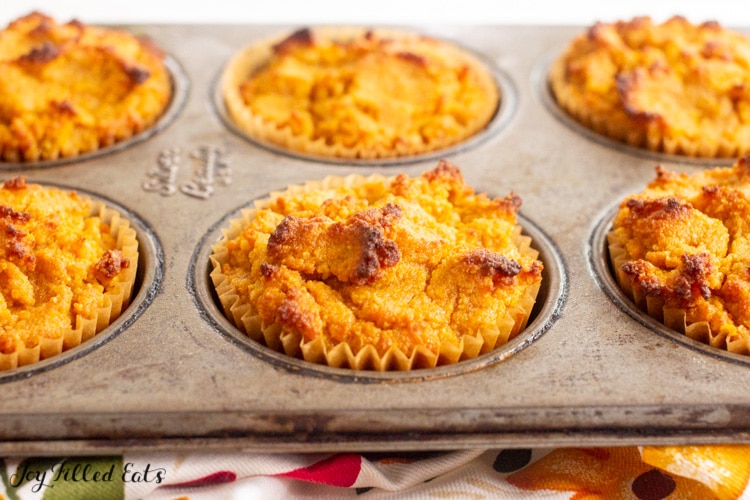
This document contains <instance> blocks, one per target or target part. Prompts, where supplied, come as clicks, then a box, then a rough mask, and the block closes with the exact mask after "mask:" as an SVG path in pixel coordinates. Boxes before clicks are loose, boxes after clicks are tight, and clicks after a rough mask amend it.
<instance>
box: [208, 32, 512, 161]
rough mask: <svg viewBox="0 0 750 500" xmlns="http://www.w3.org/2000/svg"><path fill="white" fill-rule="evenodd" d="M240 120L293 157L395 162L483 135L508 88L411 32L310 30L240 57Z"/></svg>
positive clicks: (236, 90) (235, 92)
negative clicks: (501, 88) (500, 88)
mask: <svg viewBox="0 0 750 500" xmlns="http://www.w3.org/2000/svg"><path fill="white" fill-rule="evenodd" d="M223 91H224V97H225V100H226V104H227V108H228V111H229V114H230V116H231V117H232V119H233V120H234V121H235V122H236V123H237V125H238V126H239V127H240V128H242V129H243V131H244V132H245V133H246V134H247V135H249V136H250V137H252V138H255V139H259V140H261V141H267V142H270V143H272V144H274V145H276V146H280V147H282V148H286V149H289V150H291V151H293V152H299V153H310V154H315V155H321V156H328V157H341V158H363V159H371V158H392V157H399V156H408V155H415V154H420V153H425V152H428V151H434V150H438V149H442V148H446V147H448V146H451V145H454V144H457V143H459V142H462V141H464V140H465V139H467V138H469V137H471V136H473V135H474V134H476V133H477V132H479V131H481V130H482V129H484V128H485V127H486V126H487V125H488V123H489V122H490V120H491V119H492V117H493V116H494V114H495V112H496V110H497V106H498V103H499V91H498V88H497V85H496V84H495V81H494V78H493V76H492V75H491V73H490V72H489V70H488V68H487V67H486V66H485V65H484V64H483V63H482V62H480V61H479V59H478V58H476V57H475V56H473V55H472V54H470V53H469V52H468V51H465V50H462V49H460V48H459V47H457V46H454V45H452V44H449V43H447V42H443V41H438V40H436V39H432V38H428V37H425V36H419V35H416V34H410V33H405V32H395V31H385V30H356V29H344V28H338V29H324V28H317V29H302V30H299V31H297V32H295V33H293V34H291V35H290V36H288V37H287V38H285V39H283V40H273V41H272V42H266V43H258V44H256V45H253V46H250V47H248V48H247V49H246V50H245V51H242V52H240V53H239V54H238V55H236V56H235V57H234V58H233V60H232V61H230V63H229V64H228V65H227V67H226V69H225V72H224V79H223Z"/></svg>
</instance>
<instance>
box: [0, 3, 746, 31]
mask: <svg viewBox="0 0 750 500" xmlns="http://www.w3.org/2000/svg"><path fill="white" fill-rule="evenodd" d="M32 10H39V11H42V12H45V13H47V14H49V15H51V16H52V17H54V18H56V19H57V20H58V21H68V20H70V19H73V18H77V19H79V20H81V21H84V22H86V23H108V24H112V23H114V24H118V23H122V24H127V23H198V24H207V23H219V24H222V23H240V24H305V23H320V24H324V23H328V24H332V23H350V24H358V23H359V24H375V23H383V24H395V25H398V24H404V25H425V24H536V25H539V24H542V25H560V24H562V25H585V26H587V25H589V24H591V23H593V22H595V21H615V20H618V19H630V18H632V17H634V16H638V15H649V16H651V17H652V18H653V19H654V20H655V21H663V20H665V19H667V18H668V17H670V16H672V15H674V14H681V15H683V16H685V17H687V18H688V19H689V20H690V21H692V22H694V23H698V22H702V21H707V20H715V21H719V22H720V23H722V24H723V25H725V26H730V27H743V28H745V27H747V28H750V2H748V0H684V1H676V0H618V1H611V0H610V1H603V0H600V1H596V0H567V1H566V0H557V1H554V0H512V1H498V0H496V1H492V0H486V1H480V0H443V1H441V0H364V1H357V0H307V1H305V0H261V1H258V0H168V1H167V0H120V1H111V0H106V1H102V0H36V1H34V0H0V25H1V26H3V27H4V26H5V25H6V24H7V23H8V22H9V21H11V20H12V19H15V18H16V17H19V16H21V15H23V14H26V13H28V12H30V11H32Z"/></svg>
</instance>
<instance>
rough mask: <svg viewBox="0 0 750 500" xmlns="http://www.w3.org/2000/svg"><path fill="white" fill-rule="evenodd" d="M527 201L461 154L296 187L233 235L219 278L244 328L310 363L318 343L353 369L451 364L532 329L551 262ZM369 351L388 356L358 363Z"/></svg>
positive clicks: (220, 252) (217, 257)
mask: <svg viewBox="0 0 750 500" xmlns="http://www.w3.org/2000/svg"><path fill="white" fill-rule="evenodd" d="M520 204H521V201H520V198H519V197H518V196H517V195H516V194H514V193H511V194H509V195H508V196H507V197H505V198H495V199H493V198H489V197H487V196H486V195H484V194H475V193H474V191H473V190H472V189H471V188H470V187H469V186H467V185H466V184H465V183H464V181H463V178H462V176H461V173H460V171H459V170H458V168H457V167H455V166H453V165H451V164H450V163H448V162H441V163H440V164H439V165H438V166H437V167H436V168H435V169H433V170H431V171H428V172H426V173H424V174H423V175H422V176H421V177H418V178H409V177H407V176H406V175H404V174H401V175H398V176H396V177H394V178H389V179H387V178H384V177H381V176H373V177H369V178H359V177H351V178H348V179H346V180H340V181H339V182H338V183H337V182H332V181H328V182H325V183H324V185H322V186H317V187H315V188H314V189H307V188H304V189H303V188H300V189H299V190H298V189H291V190H289V191H287V192H284V193H280V194H275V195H273V196H272V197H271V198H270V199H269V200H267V201H266V202H265V203H263V204H262V205H261V206H259V207H258V208H257V209H256V210H253V211H252V213H251V214H248V215H247V216H246V217H243V218H242V220H241V222H239V223H238V224H237V226H236V228H235V230H232V231H229V232H228V233H227V235H226V236H225V238H224V240H223V241H222V242H220V243H219V244H218V245H217V246H216V247H215V248H214V256H213V260H214V273H213V275H212V278H213V279H214V283H215V284H216V285H217V290H218V293H219V296H220V297H222V296H226V297H228V300H224V299H222V303H223V305H224V308H225V311H226V312H227V315H228V316H229V317H230V318H233V319H234V322H235V324H237V325H239V326H240V327H241V328H242V329H244V330H245V331H246V333H248V334H249V335H250V336H251V337H254V338H257V339H259V340H261V341H263V342H264V343H266V344H267V345H271V346H275V348H278V349H279V350H286V351H287V354H289V353H290V352H291V353H292V354H293V355H297V356H299V357H305V359H308V357H307V356H305V352H304V350H305V345H306V344H313V343H317V345H318V347H317V348H316V349H318V350H321V351H322V354H326V353H328V352H330V351H333V350H335V349H340V348H343V346H346V348H347V349H348V350H350V351H351V352H350V353H349V358H347V359H345V360H338V361H335V363H337V364H341V365H345V366H348V367H350V368H372V369H379V370H387V369H411V368H419V367H425V366H435V365H437V364H448V363H452V362H456V361H459V360H460V359H465V358H468V357H475V356H476V355H478V354H479V353H484V352H488V351H490V350H492V349H494V348H495V347H496V346H499V345H502V344H504V343H505V342H507V340H508V339H509V338H511V337H513V336H514V335H516V334H517V333H518V331H519V330H520V329H522V328H523V327H524V326H525V323H526V320H527V319H528V315H529V313H530V312H531V307H532V306H533V303H534V300H535V297H536V293H537V291H538V289H539V285H540V283H541V279H542V269H543V264H542V263H541V262H540V261H539V260H538V259H537V253H536V252H535V251H533V250H531V249H530V248H529V241H530V240H529V239H528V238H524V237H520V234H519V233H520V227H519V226H518V224H517V220H516V213H517V210H518V208H519V206H520ZM261 332H262V335H261ZM285 336H288V337H291V339H293V340H290V341H289V342H287V343H285V344H284V345H283V346H282V345H281V343H280V341H279V340H277V339H278V338H283V337H285ZM469 338H471V339H472V340H471V341H467V342H464V341H465V340H466V339H469ZM477 339H478V340H477ZM477 342H478V344H477ZM287 344H289V345H287ZM469 344H471V345H470V346H469ZM300 346H302V347H300ZM300 349H302V351H303V352H300ZM368 350H369V352H370V354H367V355H366V356H367V357H370V356H371V357H372V358H373V359H374V361H373V360H372V359H371V360H370V361H367V362H365V361H362V362H361V363H360V362H359V361H357V360H355V359H354V358H356V357H357V356H358V355H360V353H366V352H368ZM316 352H317V351H316ZM394 353H397V354H394ZM318 354H320V353H318ZM316 355H317V354H316ZM391 358H399V359H400V360H411V361H404V362H403V363H401V361H396V360H394V359H391ZM312 360H313V361H316V362H322V363H326V362H328V363H329V364H331V359H330V358H329V359H328V360H326V359H325V356H323V355H321V358H320V359H317V360H316V359H312Z"/></svg>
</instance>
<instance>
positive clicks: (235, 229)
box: [210, 174, 541, 371]
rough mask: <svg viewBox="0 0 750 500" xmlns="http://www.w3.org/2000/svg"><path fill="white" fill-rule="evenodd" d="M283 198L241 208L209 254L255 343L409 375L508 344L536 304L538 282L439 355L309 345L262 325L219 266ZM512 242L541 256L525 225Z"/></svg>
mask: <svg viewBox="0 0 750 500" xmlns="http://www.w3.org/2000/svg"><path fill="white" fill-rule="evenodd" d="M382 179H385V178H384V177H383V176H380V175H378V174H375V175H372V176H370V177H367V178H365V177H363V176H360V175H350V176H347V177H340V176H333V177H328V178H326V179H324V180H323V181H321V182H320V183H315V182H311V183H308V184H305V185H295V186H290V187H289V189H288V190H287V191H285V193H286V194H290V193H301V192H306V191H316V190H326V189H332V188H335V187H337V186H342V185H355V184H359V183H362V182H369V181H372V180H382ZM280 194H281V192H274V193H271V194H270V196H269V197H268V198H264V199H262V200H256V201H255V203H254V208H250V209H245V210H243V211H242V212H241V214H240V217H239V218H237V219H234V220H232V221H230V225H229V227H228V228H227V229H225V230H224V231H223V237H222V238H221V240H220V241H219V242H218V243H216V244H215V245H214V246H213V248H212V255H211V256H210V260H211V268H212V271H211V273H210V279H211V281H212V282H213V284H214V287H215V290H216V294H217V296H218V298H219V301H220V303H221V306H222V309H223V311H224V313H225V315H226V317H227V318H228V319H229V320H230V321H231V322H232V324H233V325H234V326H235V327H236V328H237V329H238V330H240V331H241V332H243V333H244V334H246V335H247V336H248V337H249V338H251V339H252V340H254V341H256V342H259V343H260V344H262V345H265V346H266V347H268V348H270V349H273V350H274V351H277V352H281V353H284V354H286V355H287V356H290V357H293V358H297V359H303V360H305V361H308V362H310V363H315V364H322V365H327V366H330V367H334V368H349V369H353V370H375V371H409V370H414V369H422V368H435V367H437V366H443V365H450V364H454V363H458V362H460V361H463V360H468V359H473V358H476V357H477V356H479V355H482V354H486V353H488V352H491V351H492V350H494V349H495V348H496V347H499V346H501V345H504V344H505V343H507V342H508V341H509V340H510V339H512V338H514V337H515V336H516V335H518V334H519V333H520V332H521V331H522V330H523V329H524V328H525V327H526V324H527V322H528V320H529V316H530V315H531V312H532V309H533V308H534V304H535V302H536V298H537V294H538V292H539V289H540V286H541V285H540V283H536V284H535V285H533V286H529V287H527V288H526V290H525V293H524V294H523V296H522V298H521V300H520V301H519V303H517V304H516V305H514V306H513V307H511V308H509V310H508V311H507V312H506V314H505V316H504V317H503V318H498V322H497V328H496V329H492V330H488V331H480V332H476V333H474V334H473V335H472V334H464V335H463V336H462V337H461V338H460V339H459V341H458V344H456V345H453V344H446V343H442V344H441V345H440V346H439V349H438V350H437V352H433V351H431V350H429V349H427V348H426V347H423V346H418V347H416V348H415V349H414V351H413V352H411V353H405V352H403V351H402V350H400V349H398V348H396V347H391V348H390V349H389V350H388V351H386V352H385V353H383V354H382V355H381V354H380V353H378V351H377V350H376V348H375V347H374V346H372V345H361V346H353V345H349V344H347V343H340V344H338V345H335V346H333V347H330V348H329V347H328V346H327V345H326V343H325V341H324V340H322V339H315V340H312V341H305V339H304V338H303V336H302V335H301V334H300V333H298V332H291V333H289V332H287V333H285V332H282V329H281V327H280V326H279V325H277V324H266V323H264V322H263V321H262V320H261V318H260V317H259V315H258V312H257V309H256V308H255V307H254V306H253V305H252V304H250V303H247V302H243V301H242V300H241V299H240V297H239V295H238V294H237V291H236V289H235V287H234V285H232V284H231V283H230V282H229V280H228V279H227V276H226V275H225V274H224V273H223V272H222V271H221V268H222V265H223V264H224V263H226V262H227V260H228V252H227V249H226V242H227V241H229V240H231V239H233V238H235V237H237V236H238V235H239V234H240V233H241V232H242V230H243V228H244V227H245V226H246V225H247V224H249V223H250V221H252V220H253V218H254V217H255V214H256V212H257V210H259V209H262V208H264V207H266V206H268V204H269V203H270V200H272V199H275V198H276V197H277V196H279V195H280ZM513 238H514V240H515V242H516V244H517V246H518V248H519V250H520V251H521V253H523V254H526V255H529V256H530V257H532V258H533V259H536V258H537V257H538V255H539V252H538V251H537V250H535V249H533V248H532V247H531V243H532V241H531V238H530V237H528V236H526V235H523V234H522V228H521V226H516V227H515V228H514V235H513Z"/></svg>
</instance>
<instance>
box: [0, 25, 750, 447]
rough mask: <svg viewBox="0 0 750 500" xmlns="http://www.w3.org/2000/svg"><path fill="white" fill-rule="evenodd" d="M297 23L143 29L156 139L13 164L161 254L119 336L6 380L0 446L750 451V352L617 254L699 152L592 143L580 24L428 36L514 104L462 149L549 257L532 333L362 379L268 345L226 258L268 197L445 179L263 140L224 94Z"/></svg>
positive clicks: (423, 163)
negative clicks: (685, 330)
mask: <svg viewBox="0 0 750 500" xmlns="http://www.w3.org/2000/svg"><path fill="white" fill-rule="evenodd" d="M295 28H296V27H290V26H181V25H169V26H167V25H164V26H130V27H126V29H129V30H131V31H134V32H138V33H144V34H146V35H148V36H150V37H151V38H152V39H153V40H154V41H155V42H156V43H157V44H158V45H159V46H160V47H162V48H163V49H165V50H166V51H167V52H168V53H169V54H170V57H171V58H173V60H174V65H173V68H174V71H173V75H175V88H176V90H177V93H176V96H177V97H176V103H177V104H175V106H176V107H173V108H171V109H172V110H173V112H172V115H170V117H169V120H168V122H166V123H164V125H163V126H161V127H159V129H157V130H156V131H155V132H157V133H153V134H150V136H149V137H147V138H144V139H147V140H138V141H133V143H132V144H128V145H127V146H128V147H118V148H117V149H116V150H114V151H110V152H108V154H101V155H97V156H95V157H86V158H83V159H79V160H77V161H68V162H65V163H62V164H54V163H52V164H45V165H43V166H44V168H37V167H38V166H39V165H33V164H32V165H18V164H0V179H6V178H9V177H11V176H15V175H25V176H26V177H27V179H28V181H29V182H38V183H41V184H54V185H59V186H63V187H67V188H72V189H79V190H81V191H83V192H86V193H87V194H90V195H92V196H93V197H98V198H101V199H103V200H105V201H106V202H107V203H109V204H112V205H114V206H115V207H118V208H121V209H122V210H123V211H124V212H125V213H126V214H127V215H128V217H129V218H130V220H131V221H133V223H134V226H135V227H136V230H137V232H138V238H139V241H140V242H141V246H142V249H143V251H142V256H141V259H142V262H141V264H142V265H140V266H139V269H140V271H139V277H138V282H137V291H136V295H135V297H134V299H133V301H132V304H131V305H130V307H129V308H128V309H127V310H125V311H124V312H123V315H122V316H121V317H120V318H119V319H118V320H117V322H115V323H114V324H113V325H112V326H111V327H110V328H108V329H107V330H105V331H104V332H102V333H101V334H100V335H99V336H97V337H95V338H94V339H93V340H92V341H90V342H87V343H85V344H83V345H82V346H80V347H79V348H76V349H73V350H71V351H69V352H67V353H63V354H62V355H60V356H58V357H56V358H52V359H50V360H48V361H44V362H42V363H39V364H37V365H31V366H27V367H22V368H18V369H16V370H11V371H8V372H0V389H1V390H2V391H3V401H5V402H6V403H5V404H3V405H1V406H0V454H3V455H8V454H12V455H31V454H35V455H57V454H62V453H75V454H103V453H118V452H121V451H123V450H127V451H139V450H148V451H183V450H191V449H200V450H203V451H207V450H217V451H218V450H230V449H231V450H247V451H264V452H265V451H269V452H282V451H295V452H307V451H340V450H353V451H354V450H356V451H379V450H383V451H384V450H389V451H399V450H401V451H406V450H441V449H458V448H482V447H526V446H542V447H549V446H561V445H591V446H598V445H624V444H647V443H651V444H665V443H670V444H684V443H714V442H739V441H742V442H747V441H750V435H749V434H748V433H749V432H750V396H747V395H746V391H744V390H743V389H742V387H744V385H745V381H746V380H747V379H748V376H750V372H748V369H750V366H748V364H749V363H750V358H748V359H746V358H745V357H742V356H737V355H730V354H727V353H724V352H721V351H717V350H714V349H710V348H708V347H706V346H703V345H700V344H698V343H696V342H693V341H691V340H690V339H688V338H685V337H684V336H680V335H678V334H676V333H674V332H671V331H669V330H668V329H666V328H664V327H663V326H661V325H659V324H656V323H655V322H654V321H652V320H651V319H649V318H648V317H646V316H645V315H644V314H643V313H641V312H640V311H638V310H637V309H636V308H635V307H634V306H632V305H631V304H630V303H629V301H628V300H627V299H626V298H625V297H624V296H623V295H622V294H621V293H620V292H619V290H618V289H617V286H616V285H615V284H614V280H613V279H612V277H611V273H610V270H609V268H608V266H607V263H606V253H605V252H606V248H605V234H606V231H607V228H608V227H609V224H610V223H611V219H612V217H613V215H614V211H615V208H616V206H617V204H618V203H619V201H620V200H621V199H622V198H624V197H625V196H626V195H628V194H630V193H633V192H638V191H640V190H641V189H642V188H643V186H644V185H645V184H646V183H647V182H649V181H650V180H651V179H652V178H653V176H654V167H655V165H656V164H657V163H662V164H664V165H665V166H667V167H668V168H670V169H671V170H677V171H695V170H696V169H700V168H703V167H705V166H708V165H722V164H727V161H726V160H722V161H705V160H702V161H696V160H683V159H681V158H675V157H667V156H664V155H657V154H651V153H648V154H646V153H644V152H640V151H634V150H632V148H627V147H624V146H620V145H618V144H614V143H612V142H611V141H607V140H604V139H601V140H600V139H598V138H595V137H592V134H590V133H586V132H583V131H582V130H581V129H580V128H579V127H577V126H575V125H574V124H572V123H570V121H569V120H567V119H566V117H565V116H564V115H562V114H561V113H559V111H557V110H556V109H555V107H554V102H553V101H552V100H551V98H550V96H549V93H548V90H547V88H546V85H545V76H546V70H547V67H548V65H549V63H550V61H551V58H552V57H554V56H555V55H556V54H557V53H558V52H559V51H561V50H562V48H563V47H564V46H565V44H566V43H567V42H568V41H569V40H570V39H571V38H572V37H573V36H575V35H576V34H578V33H580V31H581V30H582V29H585V28H582V27H546V28H533V27H521V26H516V27H506V26H481V27H476V26H472V27H468V26H462V27H450V26H443V27H423V26H414V27H411V29H413V30H416V31H421V32H423V33H426V34H428V35H431V36H436V37H440V38H445V39H448V40H453V41H456V42H457V43H459V44H461V45H463V46H465V47H467V48H469V49H471V50H473V51H475V52H477V53H478V54H480V55H481V56H482V57H484V58H485V59H486V60H487V61H489V62H490V64H491V65H492V66H493V67H494V68H495V69H496V71H497V75H498V81H499V84H500V86H501V92H502V94H503V96H504V97H505V98H506V100H505V101H504V103H503V106H501V108H500V110H499V114H498V117H497V118H496V120H495V122H493V125H492V126H491V127H490V129H489V131H488V133H486V134H485V135H484V136H483V137H481V138H478V139H477V140H476V141H474V142H472V143H469V144H467V145H464V146H463V147H460V148H456V149H454V150H447V151H444V152H443V155H440V156H441V157H443V156H444V157H446V158H447V159H449V160H450V161H452V162H453V163H455V164H456V165H457V166H459V167H460V168H461V170H462V172H463V175H464V178H465V179H466V181H467V183H468V184H470V185H471V186H473V187H474V188H475V189H476V190H477V191H480V192H481V191H484V192H487V193H488V194H490V195H492V196H504V195H505V194H507V193H508V192H509V191H511V190H514V191H515V192H517V193H518V194H519V195H520V196H521V198H522V199H523V206H522V207H521V215H522V217H521V223H522V225H523V227H524V229H525V232H526V234H529V235H530V236H531V237H532V238H533V241H534V247H535V248H537V249H538V250H540V252H541V257H540V258H541V259H542V260H543V262H544V263H545V271H544V283H543V286H542V290H541V292H540V295H539V300H538V304H537V307H536V308H535V311H534V313H533V315H532V318H531V321H530V323H529V325H528V327H527V328H526V330H525V331H524V332H523V333H522V334H521V335H520V336H519V337H517V338H516V339H514V340H513V341H512V342H510V343H509V344H508V345H506V346H504V347H502V348H500V349H498V350H496V351H494V352H492V353H489V354H487V355H484V356H481V357H479V358H477V359H476V360H472V361H467V362H462V363H459V364H457V365H454V366H445V367H440V368H437V369H434V370H415V371H413V372H409V373H377V372H354V371H350V370H343V369H333V368H328V367H322V366H316V365H310V364H307V363H304V362H302V361H297V360H293V359H290V358H287V357H285V356H283V355H280V354H278V353H275V352H273V351H270V350H268V349H266V348H264V347H262V346H258V345H255V344H254V343H253V342H252V341H250V340H249V339H247V338H246V337H244V336H243V335H242V334H240V333H239V332H237V331H236V330H235V329H234V328H233V327H232V325H231V324H230V323H229V322H228V321H227V320H226V319H225V318H224V317H223V315H222V314H221V311H220V307H219V306H218V305H217V303H216V298H215V296H214V294H213V292H212V288H211V285H210V279H209V278H208V270H209V263H208V255H209V253H210V246H211V244H212V243H213V242H215V241H216V240H217V239H218V238H219V236H220V234H221V229H222V228H223V227H225V225H226V223H227V221H228V220H229V219H230V218H232V217H233V216H234V215H236V213H237V212H238V211H239V210H240V209H241V208H242V207H245V206H248V205H249V204H250V203H251V202H252V200H253V199H256V198H261V197H263V196H265V195H266V194H267V193H268V192H270V191H273V190H279V189H283V188H285V187H286V186H287V185H289V184H300V183H303V182H305V181H308V180H317V179H322V178H323V177H325V176H327V175H346V174H348V173H351V172H355V171H356V172H359V173H363V174H370V173H376V172H379V173H383V174H385V175H394V174H396V173H399V172H405V173H407V174H409V175H411V176H416V175H419V174H421V173H422V172H424V171H426V170H429V169H431V168H432V167H434V165H435V164H436V161H437V160H436V157H434V156H430V157H422V158H416V159H409V160H405V161H399V162H394V161H390V162H387V163H378V162H366V163H360V164H357V163H354V162H339V161H322V160H319V159H311V158H306V157H300V156H294V155H288V154H285V153H283V152H280V151H277V150H274V149H270V148H267V147H263V146H260V145H258V144H255V143H253V142H251V141H247V140H245V139H244V138H243V137H241V136H240V135H239V134H237V133H236V132H234V131H233V129H232V127H231V126H229V125H228V123H227V121H226V118H225V115H224V111H223V109H222V106H221V102H220V99H219V98H218V97H217V90H216V82H217V80H218V77H219V74H220V73H221V70H222V68H223V65H224V64H225V62H226V61H227V60H228V59H229V57H231V56H232V55H233V54H234V53H235V52H236V51H237V50H240V49H241V48H242V47H244V46H245V45H247V44H248V43H250V42H252V41H253V40H256V39H261V38H264V37H267V36H270V35H275V34H278V33H283V32H286V31H292V30H293V29H295Z"/></svg>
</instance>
